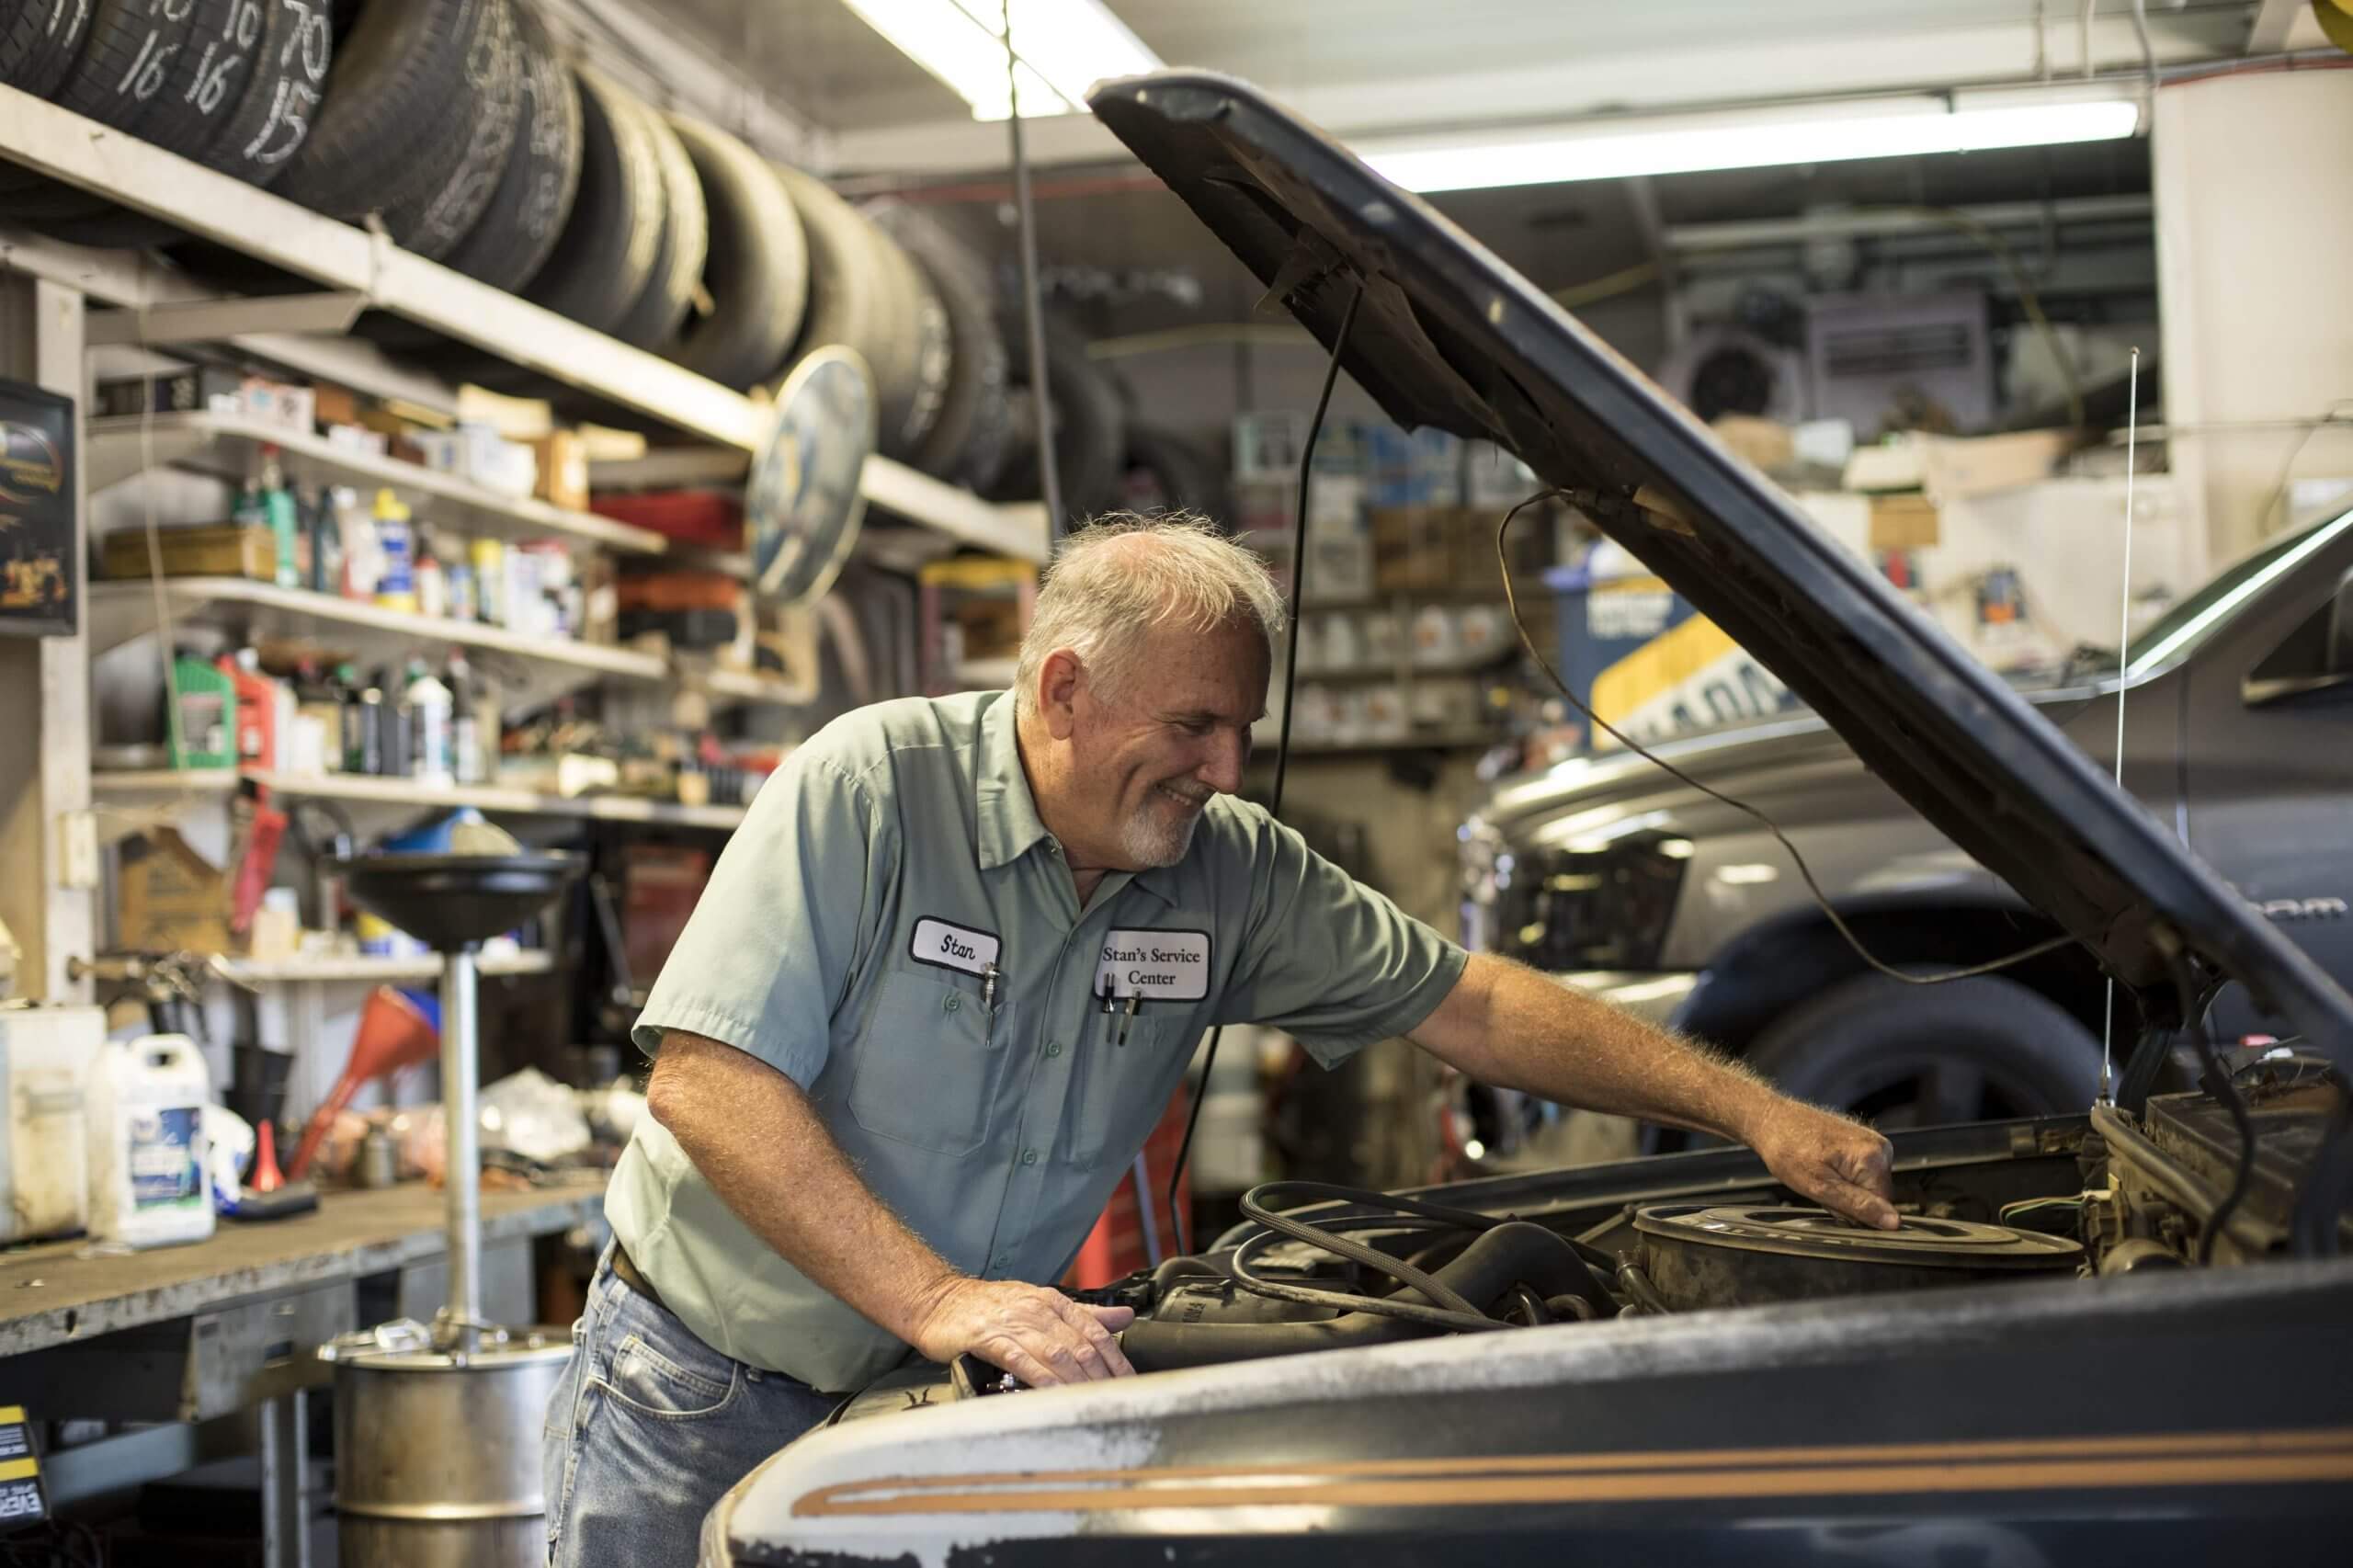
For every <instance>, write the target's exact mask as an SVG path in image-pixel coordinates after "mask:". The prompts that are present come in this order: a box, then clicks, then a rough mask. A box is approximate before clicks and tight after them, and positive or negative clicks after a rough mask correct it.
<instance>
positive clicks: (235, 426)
mask: <svg viewBox="0 0 2353 1568" xmlns="http://www.w3.org/2000/svg"><path fill="white" fill-rule="evenodd" d="M265 446H274V447H276V448H277V449H278V465H279V466H280V467H281V468H283V469H284V470H285V471H286V473H287V476H288V477H289V478H290V479H294V480H299V481H301V482H302V483H309V484H323V485H324V484H348V485H354V486H357V487H358V488H360V489H364V490H379V489H392V490H394V491H398V492H400V493H401V494H404V495H406V496H410V497H422V498H424V499H425V500H426V501H427V502H428V503H429V504H430V517H429V518H428V519H427V520H429V521H432V522H436V523H443V524H447V525H448V526H449V527H450V528H454V529H456V530H457V531H459V532H460V533H465V534H479V535H489V536H494V537H496V538H499V539H544V538H549V537H556V538H563V539H572V540H581V541H583V542H585V543H588V544H596V545H602V546H604V547H605V548H606V549H608V550H617V551H629V552H632V553H636V554H640V555H658V554H660V553H662V552H663V551H665V550H666V549H667V548H668V547H669V542H670V541H669V540H666V539H665V538H663V536H662V535H660V534H658V533H655V532H654V530H653V529H651V528H636V527H633V526H632V525H631V524H628V523H620V522H615V521H614V520H613V519H612V518H610V517H598V516H597V514H595V513H594V512H574V511H569V510H567V509H565V508H563V507H561V506H550V505H548V503H546V502H545V501H538V500H533V499H531V498H529V497H528V496H519V495H502V494H499V493H498V492H496V491H494V490H488V489H485V488H483V486H482V485H479V484H477V483H474V482H473V481H472V480H470V479H467V478H465V477H463V476H462V475H460V474H454V473H442V472H438V471H437V470H434V469H429V468H426V467H424V466H422V465H420V464H417V463H413V462H404V461H402V460H399V459H397V458H385V457H378V456H376V455H375V454H373V453H371V452H358V451H352V450H350V449H347V448H343V447H338V446H336V445H335V443H333V442H332V441H329V440H328V439H327V438H326V437H324V436H314V435H312V434H310V433H308V432H306V431H303V432H298V431H290V430H280V429H278V428H276V427H274V426H268V425H262V424H257V423H256V422H255V421H253V420H250V419H241V418H239V417H237V416H236V415H227V414H211V413H188V414H159V415H155V416H154V417H153V419H148V418H144V417H142V416H141V415H117V416H114V417H110V418H106V419H93V420H91V421H90V425H89V438H88V445H87V449H86V450H87V454H88V455H87V457H86V458H85V460H84V465H83V472H85V474H86V475H87V476H88V482H89V486H90V488H91V489H92V490H103V489H105V488H107V487H108V485H112V484H119V483H121V482H122V481H124V480H126V479H129V478H131V477H132V476H133V475H134V474H137V473H139V472H142V471H143V470H145V469H147V468H148V467H150V466H152V465H155V464H164V465H168V466H170V467H173V468H183V469H188V470H191V471H193V472H198V473H209V474H213V475H217V476H218V477H220V478H222V479H231V480H235V479H243V478H244V477H245V476H246V475H247V474H249V473H253V472H256V471H257V470H258V469H259V468H260V467H261V449H262V448H263V447H265Z"/></svg>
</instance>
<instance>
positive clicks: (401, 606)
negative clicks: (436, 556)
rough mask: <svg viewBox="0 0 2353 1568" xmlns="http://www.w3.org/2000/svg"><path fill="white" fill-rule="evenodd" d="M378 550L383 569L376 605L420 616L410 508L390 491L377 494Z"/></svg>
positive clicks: (378, 575) (377, 588)
mask: <svg viewBox="0 0 2353 1568" xmlns="http://www.w3.org/2000/svg"><path fill="white" fill-rule="evenodd" d="M375 522H376V549H377V551H378V552H379V554H380V556H381V562H382V563H381V568H380V570H379V571H378V574H377V577H376V602H377V603H378V604H380V605H381V606H382V607H383V608H386V609H397V610H406V611H407V612H408V613H410V614H411V615H414V614H415V613H416V574H415V556H414V554H413V538H414V536H413V535H412V534H411V532H410V529H409V514H408V508H407V507H406V506H404V505H402V504H401V498H400V497H399V496H397V495H395V494H392V492H391V491H389V490H379V491H378V492H376V513H375Z"/></svg>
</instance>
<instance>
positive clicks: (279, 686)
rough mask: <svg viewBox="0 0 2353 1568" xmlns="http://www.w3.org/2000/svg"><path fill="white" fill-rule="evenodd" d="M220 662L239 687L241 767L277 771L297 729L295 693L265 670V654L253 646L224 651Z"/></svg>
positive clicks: (234, 685) (231, 681)
mask: <svg viewBox="0 0 2353 1568" xmlns="http://www.w3.org/2000/svg"><path fill="white" fill-rule="evenodd" d="M217 663H218V665H219V666H220V670H221V673H222V675H225V676H228V677H229V681H230V684H231V685H232V686H233V687H235V688H236V693H237V722H236V737H237V763H238V766H240V767H257V768H259V769H261V770H262V771H263V772H265V773H268V772H272V771H274V770H275V769H276V768H277V767H278V762H279V758H280V756H281V755H282V753H283V750H284V746H285V742H286V737H287V735H288V734H289V733H290V732H291V731H292V730H293V728H294V696H293V693H291V692H290V691H289V690H288V689H287V688H286V684H285V683H284V682H283V681H277V680H272V679H271V678H270V677H269V676H266V675H264V674H262V673H261V655H260V654H259V653H256V652H255V651H254V650H253V649H251V648H240V649H239V650H237V652H236V653H234V654H229V653H223V654H222V655H221V657H220V659H219V660H218V661H217Z"/></svg>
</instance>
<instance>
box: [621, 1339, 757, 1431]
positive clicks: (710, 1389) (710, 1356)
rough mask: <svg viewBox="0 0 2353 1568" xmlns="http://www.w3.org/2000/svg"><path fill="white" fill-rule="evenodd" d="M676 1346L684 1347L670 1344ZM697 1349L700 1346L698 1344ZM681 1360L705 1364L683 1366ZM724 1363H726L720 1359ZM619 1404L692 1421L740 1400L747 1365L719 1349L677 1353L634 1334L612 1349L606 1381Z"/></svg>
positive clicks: (660, 1416) (667, 1418) (668, 1418)
mask: <svg viewBox="0 0 2353 1568" xmlns="http://www.w3.org/2000/svg"><path fill="white" fill-rule="evenodd" d="M671 1348H672V1349H673V1350H674V1351H676V1350H677V1349H678V1348H679V1347H676V1346H673V1347H671ZM697 1348H700V1347H699V1346H698V1347H697ZM681 1359H692V1360H694V1361H696V1362H699V1363H702V1365H700V1366H699V1367H689V1366H682V1365H680V1360H681ZM722 1362H723V1363H724V1368H723V1369H722V1367H721V1366H719V1365H717V1364H715V1363H722ZM601 1381H603V1383H604V1385H605V1392H607V1393H608V1394H610V1395H611V1396H612V1398H613V1401H614V1403H617V1404H621V1405H625V1406H627V1407H628V1408H629V1409H631V1410H633V1411H635V1412H636V1413H637V1414H638V1415H646V1416H651V1417H653V1418H654V1419H655V1420H660V1421H693V1420H698V1419H700V1418H702V1417H706V1416H712V1415H720V1414H722V1412H724V1411H725V1410H726V1409H727V1407H728V1406H729V1405H731V1404H733V1403H735V1396H736V1394H737V1393H738V1392H741V1391H742V1389H743V1386H744V1369H743V1367H742V1366H741V1365H740V1364H739V1363H737V1362H735V1361H733V1360H732V1359H729V1358H725V1357H722V1356H720V1355H718V1354H717V1353H716V1352H714V1351H709V1350H705V1351H704V1352H703V1355H701V1356H694V1355H693V1354H692V1352H691V1351H689V1352H687V1353H686V1354H685V1355H684V1356H683V1357H677V1358H674V1356H672V1355H665V1354H664V1353H663V1351H662V1350H659V1349H656V1348H655V1347H654V1346H653V1345H651V1344H649V1343H648V1342H647V1341H646V1339H645V1337H644V1336H643V1335H636V1334H632V1335H630V1336H629V1337H627V1338H626V1339H624V1340H622V1341H621V1343H620V1347H619V1348H618V1349H616V1350H615V1351H614V1352H613V1359H612V1365H611V1366H610V1367H609V1368H608V1369H606V1373H605V1376H604V1378H603V1379H602V1380H601Z"/></svg>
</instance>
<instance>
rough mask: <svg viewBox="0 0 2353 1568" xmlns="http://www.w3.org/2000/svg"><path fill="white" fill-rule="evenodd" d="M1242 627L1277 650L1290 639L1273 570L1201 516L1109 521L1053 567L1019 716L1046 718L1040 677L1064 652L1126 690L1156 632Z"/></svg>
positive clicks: (1023, 676)
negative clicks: (1281, 640) (1040, 712)
mask: <svg viewBox="0 0 2353 1568" xmlns="http://www.w3.org/2000/svg"><path fill="white" fill-rule="evenodd" d="M1234 621H1241V622H1243V623H1245V624H1247V625H1249V626H1252V627H1255V628H1256V630H1257V631H1258V634H1259V635H1260V636H1262V637H1264V638H1265V639H1266V640H1267V648H1268V650H1269V652H1271V651H1272V649H1273V647H1274V642H1275V639H1276V638H1278V637H1279V636H1280V635H1281V634H1282V630H1283V599H1282V595H1281V594H1280V593H1279V592H1277V591H1276V588H1275V580H1274V578H1273V576H1272V575H1271V574H1268V572H1267V565H1266V562H1263V561H1261V560H1259V559H1258V557H1257V556H1256V555H1255V554H1253V553H1252V552H1251V551H1248V550H1245V548H1243V547H1242V546H1241V545H1238V544H1236V543H1234V542H1233V540H1231V539H1228V538H1227V537H1226V536H1225V535H1224V534H1222V533H1221V532H1219V531H1218V528H1217V525H1216V524H1214V523H1212V522H1211V521H1210V520H1209V519H1208V518H1207V517H1201V516H1200V515H1199V514H1198V513H1194V512H1167V513H1163V514H1161V515H1159V516H1156V517H1139V516H1137V515H1136V514H1135V513H1133V512H1110V513H1106V514H1105V515H1103V516H1102V517H1097V519H1096V520H1095V521H1094V522H1093V523H1092V524H1091V525H1090V526H1088V527H1087V528H1083V529H1081V530H1080V531H1078V532H1076V533H1074V534H1073V535H1071V536H1070V538H1069V539H1068V540H1065V541H1064V542H1063V547H1062V549H1061V551H1059V552H1057V553H1056V555H1055V557H1054V563H1053V564H1052V565H1051V567H1049V568H1047V571H1046V577H1045V582H1044V584H1043V585H1041V586H1040V588H1039V590H1038V603H1037V607H1036V608H1035V609H1034V610H1033V611H1032V612H1031V615H1030V618H1029V631H1028V633H1027V634H1026V635H1024V636H1023V637H1022V639H1021V657H1020V660H1019V661H1018V663H1017V665H1016V666H1015V670H1014V676H1013V692H1014V702H1015V705H1016V710H1017V711H1018V712H1021V713H1033V712H1035V711H1037V707H1038V672H1039V671H1040V669H1041V668H1043V667H1044V665H1045V663H1046V656H1047V655H1048V654H1050V653H1053V652H1054V651H1055V650H1056V649H1058V648H1067V649H1069V650H1070V651H1071V652H1073V653H1076V654H1077V655H1078V657H1079V660H1080V662H1081V663H1083V664H1084V665H1086V668H1087V670H1088V673H1089V674H1091V675H1092V676H1094V678H1095V679H1096V680H1097V681H1098V682H1102V683H1106V684H1108V686H1110V687H1112V688H1113V689H1114V690H1118V689H1121V688H1123V687H1125V686H1126V685H1127V679H1128V676H1129V674H1130V672H1131V666H1132V665H1134V663H1135V658H1136V655H1137V653H1139V652H1140V651H1141V649H1142V643H1143V640H1144V635H1145V633H1146V632H1148V631H1151V629H1152V628H1154V627H1155V626H1177V627H1181V628H1183V629H1184V630H1186V631H1198V632H1208V631H1215V630H1217V629H1218V628H1219V627H1221V626H1224V625H1228V624H1230V623H1232V622H1234Z"/></svg>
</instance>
